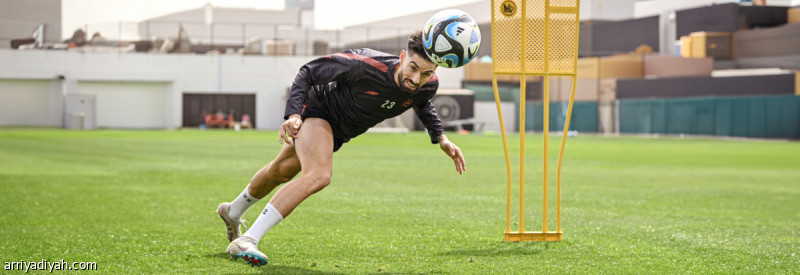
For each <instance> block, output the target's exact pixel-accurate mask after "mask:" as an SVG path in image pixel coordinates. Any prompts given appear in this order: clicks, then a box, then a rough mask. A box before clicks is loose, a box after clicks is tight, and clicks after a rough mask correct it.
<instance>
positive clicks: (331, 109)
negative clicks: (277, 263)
mask: <svg viewBox="0 0 800 275" xmlns="http://www.w3.org/2000/svg"><path fill="white" fill-rule="evenodd" d="M436 67H437V66H436V64H434V63H433V62H431V61H430V60H428V58H427V56H426V55H425V53H424V52H423V48H422V32H421V31H415V32H414V33H413V34H411V35H410V36H409V39H408V48H407V50H406V51H401V52H400V56H399V57H398V56H394V55H390V54H386V53H382V52H378V51H374V50H371V49H356V50H347V51H344V52H341V53H336V54H332V55H329V56H325V57H321V58H318V59H316V60H313V61H311V62H309V63H307V64H305V65H304V66H303V67H302V68H300V72H299V73H298V74H297V77H296V78H295V80H294V83H293V84H292V87H291V91H290V93H289V99H288V102H287V103H286V112H285V116H284V119H285V120H286V121H285V122H284V123H283V124H282V125H281V128H280V142H281V143H284V142H285V144H284V145H283V147H282V148H281V150H280V152H279V153H278V156H277V157H275V159H274V160H272V162H270V163H268V164H267V165H266V166H264V168H261V170H259V171H258V172H256V174H255V175H254V176H253V178H252V179H251V180H250V184H249V185H248V186H247V187H245V189H244V190H243V191H242V193H241V195H239V196H238V197H236V199H235V200H233V201H232V202H230V203H227V202H226V203H222V204H220V205H219V207H218V208H217V213H218V214H219V216H220V217H221V218H222V220H223V221H224V222H225V226H226V227H227V233H228V240H229V241H231V243H230V244H229V245H228V248H227V250H226V252H227V253H228V254H230V255H231V257H232V258H233V259H237V258H243V259H245V260H246V261H247V262H249V263H250V264H251V265H256V266H261V265H264V264H266V263H267V261H268V258H267V256H266V255H264V253H261V252H260V251H258V247H257V245H258V241H259V240H260V239H261V237H263V236H264V234H265V233H266V232H267V231H268V230H269V229H270V228H272V227H273V226H274V225H276V224H277V223H278V222H280V221H281V220H283V219H284V218H286V217H287V216H289V214H291V213H292V210H294V209H295V208H296V207H297V205H299V204H300V203H301V202H302V201H303V200H305V199H306V198H308V197H309V196H311V195H312V194H314V193H316V192H318V191H319V190H322V189H323V188H325V187H326V186H327V185H328V184H330V182H331V174H332V169H333V153H334V152H336V151H337V150H339V148H341V147H342V144H344V143H346V142H348V141H349V140H350V139H352V138H354V137H356V136H358V135H360V134H362V133H364V132H366V131H367V129H369V128H370V127H372V126H375V125H376V124H378V123H380V122H381V121H383V120H384V119H387V118H391V117H395V116H398V115H400V114H402V113H403V112H405V111H406V110H408V109H410V108H414V110H415V112H416V114H417V117H418V118H419V119H420V120H421V121H422V123H423V124H424V125H425V128H426V129H427V130H428V134H429V135H430V138H431V142H432V143H433V144H437V143H438V144H439V147H440V148H441V149H442V150H443V151H444V152H445V153H446V154H447V155H448V156H449V157H450V158H451V159H452V160H453V162H454V163H455V166H456V171H457V172H458V173H459V174H462V173H463V172H464V171H465V170H466V162H465V161H464V156H463V155H462V154H461V149H459V148H458V146H456V145H455V144H453V142H451V141H450V140H448V139H447V136H446V135H444V132H443V130H442V126H441V121H440V120H439V118H438V117H437V116H436V110H435V109H434V106H433V104H432V103H431V98H433V96H434V95H435V94H436V90H437V88H438V86H439V81H438V77H437V76H436V74H435V73H434V71H435V70H436ZM301 170H302V171H303V173H302V175H301V176H300V177H298V178H296V179H294V180H292V179H293V178H294V177H295V176H296V175H297V174H298V173H299V172H300V171H301ZM286 182H288V183H286ZM282 183H286V185H284V186H283V187H281V188H280V189H278V191H277V192H276V193H275V195H273V196H272V199H271V200H270V201H269V203H267V206H266V207H265V208H264V211H262V212H261V214H260V215H259V216H258V218H257V219H256V221H255V223H253V225H252V227H250V229H248V230H247V232H245V234H244V235H240V234H241V231H240V230H239V225H240V224H242V220H241V217H242V214H244V212H245V211H246V210H247V208H249V207H250V206H252V205H253V204H255V203H256V202H257V201H258V200H259V199H261V198H263V197H265V196H266V195H267V194H269V193H270V192H271V191H272V190H273V189H275V187H277V186H278V185H280V184H282Z"/></svg>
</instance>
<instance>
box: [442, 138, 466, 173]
mask: <svg viewBox="0 0 800 275" xmlns="http://www.w3.org/2000/svg"><path fill="white" fill-rule="evenodd" d="M439 147H441V148H442V151H444V153H445V154H447V155H448V156H450V158H451V159H453V163H455V164H456V171H457V172H458V173H459V174H462V175H463V174H464V171H467V162H466V161H465V160H464V155H462V154H461V148H458V146H456V145H455V144H454V143H453V142H451V141H450V140H449V139H447V136H445V135H441V136H440V137H439Z"/></svg>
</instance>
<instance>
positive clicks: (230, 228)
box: [217, 202, 247, 242]
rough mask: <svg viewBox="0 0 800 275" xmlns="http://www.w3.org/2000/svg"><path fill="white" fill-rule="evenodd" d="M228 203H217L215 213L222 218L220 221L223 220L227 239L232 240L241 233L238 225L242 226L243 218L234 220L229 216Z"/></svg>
mask: <svg viewBox="0 0 800 275" xmlns="http://www.w3.org/2000/svg"><path fill="white" fill-rule="evenodd" d="M230 205H231V204H230V203H228V202H223V203H220V204H219V207H217V214H219V217H220V218H222V221H223V222H225V231H227V233H228V241H229V242H232V241H233V240H235V239H236V238H239V236H241V235H242V230H241V229H239V225H241V226H244V227H245V228H247V227H246V226H245V225H244V220H242V219H239V220H238V221H234V220H233V219H232V218H231V217H230V216H228V212H229V211H230Z"/></svg>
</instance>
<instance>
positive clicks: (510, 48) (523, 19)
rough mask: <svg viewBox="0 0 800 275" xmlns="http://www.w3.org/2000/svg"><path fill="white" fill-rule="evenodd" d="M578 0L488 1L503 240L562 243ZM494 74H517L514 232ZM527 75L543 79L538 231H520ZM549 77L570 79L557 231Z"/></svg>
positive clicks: (558, 185) (505, 145) (522, 226)
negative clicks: (552, 205)
mask: <svg viewBox="0 0 800 275" xmlns="http://www.w3.org/2000/svg"><path fill="white" fill-rule="evenodd" d="M579 11H580V0H492V59H493V62H492V87H493V88H494V98H495V102H496V103H497V115H498V117H499V119H500V131H501V135H502V138H503V150H504V152H505V157H506V166H507V169H506V173H507V196H506V229H505V238H504V239H505V241H561V240H562V239H563V231H562V230H561V164H562V160H563V156H564V147H565V145H566V141H567V132H568V131H569V123H570V117H571V116H572V105H573V102H574V101H575V85H576V82H577V81H576V76H577V62H578V37H579V34H578V32H579V29H580V28H579V24H580V19H579V13H580V12H579ZM498 75H518V76H520V106H519V108H520V111H519V113H520V124H519V125H520V133H519V138H520V156H519V165H520V171H519V185H520V187H519V195H520V198H519V230H518V231H516V232H512V231H511V191H512V188H511V179H512V178H511V158H510V156H509V151H508V138H507V136H506V129H505V123H504V121H503V112H502V110H501V107H500V95H499V92H498V90H497V76H498ZM527 76H541V77H543V79H544V82H543V92H544V93H543V103H544V104H543V106H544V110H543V113H544V114H543V133H544V138H543V140H544V142H543V143H544V151H543V158H544V163H543V164H544V167H543V176H542V177H543V191H544V193H543V209H542V213H543V214H542V216H543V217H542V231H537V232H529V231H526V230H525V98H526V95H525V88H526V87H525V84H526V82H527V81H526V77H527ZM550 76H564V77H571V78H572V91H571V93H570V97H569V107H568V109H567V118H566V121H565V123H564V128H563V129H564V130H563V136H562V138H561V149H560V151H559V155H558V165H557V172H556V194H557V195H556V231H550V230H549V228H548V226H547V218H548V217H547V216H548V205H547V201H548V185H549V184H548V179H547V177H548V148H549V134H548V133H549V128H550V125H549V124H550V123H549V120H550V106H549V105H550V104H549V102H550V82H549V78H550Z"/></svg>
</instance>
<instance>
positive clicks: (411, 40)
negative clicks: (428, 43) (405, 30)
mask: <svg viewBox="0 0 800 275" xmlns="http://www.w3.org/2000/svg"><path fill="white" fill-rule="evenodd" d="M406 51H407V52H409V53H414V54H416V55H419V56H422V57H424V58H425V59H428V61H430V58H428V55H426V54H425V48H423V46H422V30H415V31H414V32H412V33H411V35H409V36H408V48H407V49H406Z"/></svg>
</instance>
